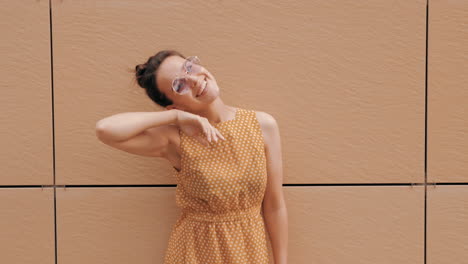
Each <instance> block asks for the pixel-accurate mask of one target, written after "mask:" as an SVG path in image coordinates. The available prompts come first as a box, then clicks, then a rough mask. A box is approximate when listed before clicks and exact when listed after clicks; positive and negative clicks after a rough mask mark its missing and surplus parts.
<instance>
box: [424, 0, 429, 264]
mask: <svg viewBox="0 0 468 264" xmlns="http://www.w3.org/2000/svg"><path fill="white" fill-rule="evenodd" d="M428 39H429V0H426V58H425V59H426V65H425V74H424V77H425V80H424V89H425V102H424V264H426V263H427V115H428V111H427V108H428V107H427V103H428V102H427V93H428V89H427V86H428V85H427V68H428V66H427V65H428V64H427V61H428Z"/></svg>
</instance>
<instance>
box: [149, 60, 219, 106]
mask: <svg viewBox="0 0 468 264" xmlns="http://www.w3.org/2000/svg"><path fill="white" fill-rule="evenodd" d="M184 63H185V59H184V58H182V57H180V56H177V55H174V56H169V57H167V58H166V59H165V60H164V61H163V62H162V64H161V65H160V66H159V68H158V74H157V80H156V82H157V84H158V87H159V89H160V90H161V92H163V93H164V94H165V95H166V97H168V98H169V99H171V100H172V101H173V102H174V103H173V104H172V105H169V106H167V107H166V109H168V110H169V109H173V108H177V109H181V110H191V111H198V110H201V109H203V108H205V106H206V105H207V104H210V103H211V102H212V101H213V100H215V99H216V98H217V97H218V95H219V87H218V84H217V83H216V79H215V78H214V76H213V75H212V74H211V73H210V72H209V71H208V70H207V69H206V68H205V67H203V66H199V67H200V68H201V70H200V72H198V73H191V74H190V75H188V76H187V77H188V79H187V84H188V91H187V92H186V93H184V94H178V93H177V92H176V91H174V89H172V81H173V80H174V78H176V76H177V75H179V76H180V75H184V73H185V71H184V68H183V65H184ZM204 81H206V82H207V83H206V88H205V90H206V91H204V92H203V95H201V96H198V93H199V92H201V91H202V90H203V87H204V83H205V82H204Z"/></svg>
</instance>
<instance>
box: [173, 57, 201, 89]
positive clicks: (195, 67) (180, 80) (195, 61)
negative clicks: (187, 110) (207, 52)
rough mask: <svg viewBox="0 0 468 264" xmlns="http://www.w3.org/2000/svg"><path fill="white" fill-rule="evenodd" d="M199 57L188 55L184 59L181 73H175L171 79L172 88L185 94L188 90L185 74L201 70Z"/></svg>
mask: <svg viewBox="0 0 468 264" xmlns="http://www.w3.org/2000/svg"><path fill="white" fill-rule="evenodd" d="M201 67H202V66H201V65H200V59H199V58H198V57H197V56H190V57H188V58H187V59H185V62H184V65H183V71H184V72H183V73H179V74H177V76H176V77H175V78H174V80H172V89H173V90H174V91H175V92H176V93H178V94H185V93H187V92H188V91H189V83H188V81H187V80H186V79H185V76H186V75H188V74H192V73H195V74H196V73H199V72H201Z"/></svg>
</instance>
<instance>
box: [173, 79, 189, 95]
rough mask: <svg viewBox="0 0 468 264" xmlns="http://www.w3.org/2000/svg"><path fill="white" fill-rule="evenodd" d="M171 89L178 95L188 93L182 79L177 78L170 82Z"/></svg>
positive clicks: (186, 84) (186, 85)
mask: <svg viewBox="0 0 468 264" xmlns="http://www.w3.org/2000/svg"><path fill="white" fill-rule="evenodd" d="M172 89H174V91H176V92H177V93H179V94H184V93H186V92H188V89H189V87H188V83H187V81H186V80H185V79H184V78H183V77H178V78H176V79H174V81H173V82H172Z"/></svg>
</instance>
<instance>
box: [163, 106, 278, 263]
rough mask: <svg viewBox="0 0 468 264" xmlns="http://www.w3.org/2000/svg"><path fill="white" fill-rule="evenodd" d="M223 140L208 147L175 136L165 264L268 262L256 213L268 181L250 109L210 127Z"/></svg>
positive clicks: (239, 110) (262, 227)
mask: <svg viewBox="0 0 468 264" xmlns="http://www.w3.org/2000/svg"><path fill="white" fill-rule="evenodd" d="M214 127H216V128H217V129H218V130H219V131H220V132H221V134H222V135H223V136H224V138H225V139H226V140H218V142H215V141H213V142H212V143H211V144H210V146H209V147H207V146H205V145H203V144H202V143H200V142H199V141H197V140H196V139H194V138H193V137H190V136H188V135H186V134H185V133H184V132H183V131H181V130H179V133H180V138H181V140H180V149H181V152H182V153H181V155H182V156H181V169H180V171H177V170H176V169H175V168H174V170H175V171H174V175H175V177H176V179H177V188H176V204H177V206H178V207H179V208H181V215H180V217H179V219H178V220H177V222H176V223H175V224H174V225H173V227H172V231H171V235H170V238H169V243H168V247H167V249H166V252H165V257H164V264H240V263H242V264H264V263H265V264H267V263H269V262H268V261H269V260H268V248H267V240H266V239H267V234H266V229H265V224H264V220H263V216H262V215H261V214H260V211H261V206H262V201H263V197H264V193H265V189H266V183H267V169H266V156H265V150H264V140H263V134H262V131H261V128H260V125H259V123H258V120H257V118H256V115H255V111H254V110H248V109H242V108H237V109H236V115H235V118H234V119H231V120H227V121H224V122H221V123H217V124H215V125H214Z"/></svg>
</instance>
